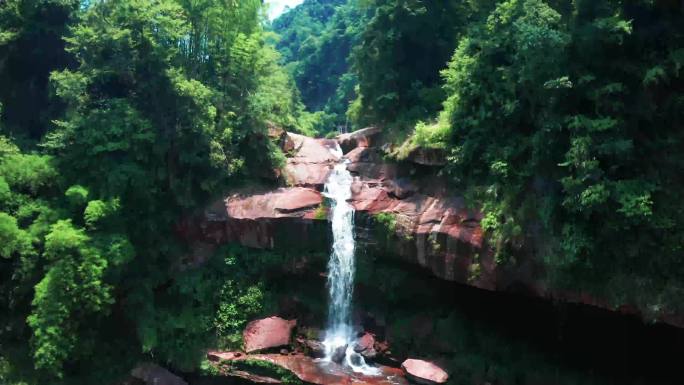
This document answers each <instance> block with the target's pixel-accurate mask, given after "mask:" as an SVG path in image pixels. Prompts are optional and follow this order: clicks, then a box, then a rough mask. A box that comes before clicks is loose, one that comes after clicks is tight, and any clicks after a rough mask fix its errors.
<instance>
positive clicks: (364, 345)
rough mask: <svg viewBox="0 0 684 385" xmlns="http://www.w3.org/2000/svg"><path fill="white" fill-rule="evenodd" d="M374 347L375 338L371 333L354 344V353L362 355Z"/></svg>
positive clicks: (365, 334) (364, 335)
mask: <svg viewBox="0 0 684 385" xmlns="http://www.w3.org/2000/svg"><path fill="white" fill-rule="evenodd" d="M373 345H375V337H374V336H373V335H372V334H370V333H364V334H363V335H362V336H361V337H360V338H359V339H357V340H356V342H355V343H354V351H355V352H357V353H361V352H364V351H366V350H370V349H373Z"/></svg>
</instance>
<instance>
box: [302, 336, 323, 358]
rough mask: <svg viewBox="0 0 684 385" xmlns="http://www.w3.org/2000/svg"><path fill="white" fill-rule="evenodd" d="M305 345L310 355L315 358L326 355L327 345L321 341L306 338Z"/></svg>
mask: <svg viewBox="0 0 684 385" xmlns="http://www.w3.org/2000/svg"><path fill="white" fill-rule="evenodd" d="M303 345H304V346H305V347H306V350H307V352H308V353H309V356H311V357H313V358H323V357H325V345H323V343H322V342H321V341H316V340H305V341H304V342H303Z"/></svg>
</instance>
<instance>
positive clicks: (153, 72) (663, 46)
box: [0, 0, 684, 385]
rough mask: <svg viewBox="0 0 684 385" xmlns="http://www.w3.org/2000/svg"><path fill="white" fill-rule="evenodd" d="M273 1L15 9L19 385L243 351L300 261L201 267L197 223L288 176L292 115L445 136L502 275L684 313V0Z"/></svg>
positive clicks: (5, 166)
mask: <svg viewBox="0 0 684 385" xmlns="http://www.w3.org/2000/svg"><path fill="white" fill-rule="evenodd" d="M263 7H264V5H263V4H262V1H261V0H240V1H224V0H98V1H76V0H4V1H2V0H0V325H2V328H0V383H3V384H4V383H7V384H13V385H14V384H22V385H26V384H30V385H33V384H81V383H82V384H92V383H110V382H113V381H114V380H117V379H120V377H121V376H122V375H123V374H125V373H127V372H128V371H129V370H130V369H131V367H133V366H134V365H135V363H137V362H140V361H143V360H148V361H156V362H159V363H162V364H165V365H168V366H169V367H172V368H174V369H177V370H194V369H196V368H197V367H198V365H199V363H200V360H201V356H202V349H204V348H206V347H207V346H219V347H227V348H230V347H234V346H236V344H238V343H239V342H240V336H239V334H238V331H239V330H240V329H241V328H242V327H243V326H244V324H245V322H246V321H247V319H248V318H250V317H253V316H256V315H257V314H259V313H261V312H263V311H264V309H266V308H268V306H269V304H270V301H272V298H271V297H270V295H271V293H270V292H269V290H268V287H267V283H266V282H264V279H263V276H264V274H263V269H266V268H268V266H270V264H273V263H278V261H279V258H282V256H281V255H276V254H270V253H263V252H254V251H249V250H246V249H241V248H236V247H228V248H224V249H220V250H218V251H216V253H215V255H214V256H213V257H212V258H210V259H209V262H207V264H205V265H203V266H193V268H188V264H189V262H188V261H189V260H191V259H192V258H191V257H190V256H189V250H188V248H189V246H188V245H187V244H185V243H183V242H181V241H180V240H179V237H178V236H177V233H176V231H177V230H176V228H177V226H176V225H177V224H178V223H179V221H181V220H182V219H184V218H188V217H190V216H191V215H193V214H196V213H197V212H200V211H201V210H202V209H204V208H205V207H206V205H207V204H208V203H209V202H212V201H213V200H214V199H216V198H218V197H220V196H221V194H223V193H224V192H225V191H227V190H228V189H230V188H234V187H236V186H242V185H246V184H250V185H251V184H275V183H276V182H277V178H278V177H277V176H278V175H280V173H279V172H278V170H277V169H278V168H280V167H281V166H282V165H283V163H284V155H283V154H282V152H281V150H280V149H279V148H278V147H277V146H276V144H275V143H273V142H272V140H271V139H270V138H269V136H268V128H269V127H274V126H275V127H282V128H285V129H287V130H290V131H299V132H302V133H306V134H309V135H333V134H334V133H336V132H337V131H341V130H347V129H351V128H352V127H354V128H361V127H363V126H366V125H378V126H380V127H381V128H382V129H383V130H384V134H385V137H386V139H387V140H388V142H389V143H388V145H387V146H385V147H383V148H384V150H385V151H386V153H385V155H386V157H387V158H394V160H396V161H403V160H405V159H404V158H405V156H406V155H407V154H408V153H410V151H411V150H413V149H415V148H416V147H418V146H423V147H430V148H433V149H436V150H438V151H441V152H442V153H443V154H445V157H446V159H447V160H446V163H447V165H446V166H445V167H443V168H441V169H439V170H435V172H436V173H439V175H440V176H444V177H446V178H447V179H448V183H449V189H450V190H451V191H452V192H458V193H459V194H460V193H462V194H463V195H465V197H466V200H467V202H468V203H469V204H470V205H471V206H473V207H474V208H478V209H480V210H481V211H482V212H483V217H484V219H483V221H482V226H483V228H484V230H485V231H486V233H487V239H488V242H489V243H490V245H491V246H492V248H493V250H494V252H495V253H496V262H497V263H498V264H501V265H503V266H506V265H511V266H515V265H516V264H518V263H519V257H520V256H521V255H523V254H526V255H530V254H531V255H534V256H536V257H538V258H537V259H538V260H539V261H541V266H542V270H543V271H540V272H538V273H539V275H540V276H543V277H544V278H545V279H546V282H545V284H546V285H548V286H549V287H552V288H555V289H561V290H562V289H574V290H576V291H578V292H588V293H591V294H594V295H596V296H598V297H599V298H603V299H608V300H609V301H610V302H611V303H612V304H615V305H618V304H625V303H630V304H635V305H636V306H637V307H638V309H640V310H641V311H642V312H644V313H645V314H646V315H649V314H668V313H679V314H681V313H682V312H684V249H683V245H684V232H683V231H682V230H681V229H682V228H684V203H683V202H682V200H681V199H680V197H679V194H680V192H681V191H682V190H683V189H684V179H683V175H684V155H683V154H682V149H684V6H682V3H681V1H679V0H634V1H618V0H607V1H594V0H453V1H442V0H334V1H323V0H305V1H304V2H303V4H302V5H300V6H298V7H296V8H294V9H293V10H290V11H288V12H286V13H285V14H284V15H283V16H281V17H280V18H279V19H277V20H275V21H274V22H272V23H269V22H268V21H267V20H266V19H265V13H264V9H263ZM447 329H448V328H447ZM110 380H111V381H110Z"/></svg>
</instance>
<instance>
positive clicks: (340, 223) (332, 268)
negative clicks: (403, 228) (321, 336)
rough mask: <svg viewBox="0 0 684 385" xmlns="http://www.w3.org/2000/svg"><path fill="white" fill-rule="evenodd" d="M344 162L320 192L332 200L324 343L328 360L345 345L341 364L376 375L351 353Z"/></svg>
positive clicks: (350, 220) (350, 229) (350, 246)
mask: <svg viewBox="0 0 684 385" xmlns="http://www.w3.org/2000/svg"><path fill="white" fill-rule="evenodd" d="M339 152H341V150H339ZM347 163H348V161H343V162H341V163H339V164H338V165H336V166H335V168H334V170H333V171H332V173H331V174H330V177H329V178H328V181H327V182H326V184H325V190H324V193H323V194H324V195H325V197H327V198H328V199H330V201H331V222H332V233H333V246H332V252H331V253H330V260H329V261H328V291H329V305H328V325H327V329H326V332H325V340H324V341H323V344H324V345H325V349H326V360H327V361H330V360H332V358H333V355H334V354H335V352H336V351H337V350H339V349H342V348H343V347H345V346H346V350H345V357H344V364H346V365H347V366H349V367H350V368H352V369H353V370H354V371H356V372H361V373H365V374H376V373H377V369H376V368H374V367H372V366H369V365H367V364H366V362H365V360H364V358H363V356H361V355H360V354H358V353H356V352H354V342H355V341H356V336H355V335H354V329H353V326H352V320H351V304H352V293H353V289H354V272H355V260H354V258H355V256H354V251H355V242H354V207H352V205H351V204H349V202H348V200H349V199H350V198H351V195H352V194H351V185H352V182H353V178H352V176H351V174H350V173H349V171H348V170H347Z"/></svg>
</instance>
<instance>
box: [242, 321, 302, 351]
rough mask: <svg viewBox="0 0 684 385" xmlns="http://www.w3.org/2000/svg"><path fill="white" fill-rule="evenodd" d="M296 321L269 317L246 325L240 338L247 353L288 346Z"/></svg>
mask: <svg viewBox="0 0 684 385" xmlns="http://www.w3.org/2000/svg"><path fill="white" fill-rule="evenodd" d="M296 325H297V320H291V321H288V320H284V319H282V318H280V317H269V318H264V319H260V320H256V321H252V322H250V323H249V324H247V327H246V328H245V330H244V332H243V333H242V337H243V340H244V343H245V351H246V352H247V353H252V352H258V351H260V350H266V349H272V348H278V347H281V346H286V345H289V344H290V336H291V335H292V329H294V327H295V326H296Z"/></svg>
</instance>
